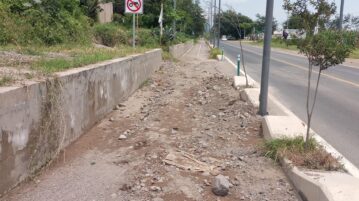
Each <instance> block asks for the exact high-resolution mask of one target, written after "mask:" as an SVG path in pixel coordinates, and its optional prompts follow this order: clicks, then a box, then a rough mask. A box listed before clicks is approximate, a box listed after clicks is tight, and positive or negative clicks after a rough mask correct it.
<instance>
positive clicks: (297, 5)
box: [283, 0, 356, 148]
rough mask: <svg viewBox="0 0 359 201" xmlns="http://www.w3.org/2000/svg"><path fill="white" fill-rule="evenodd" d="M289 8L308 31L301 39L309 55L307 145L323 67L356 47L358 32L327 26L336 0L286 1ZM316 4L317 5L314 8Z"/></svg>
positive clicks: (300, 47)
mask: <svg viewBox="0 0 359 201" xmlns="http://www.w3.org/2000/svg"><path fill="white" fill-rule="evenodd" d="M283 7H284V8H285V9H286V10H288V11H289V12H291V13H292V15H295V16H300V17H301V19H302V22H303V26H304V29H305V31H306V33H307V35H306V38H305V39H301V40H300V41H299V43H298V48H299V50H300V53H302V54H304V55H305V56H306V57H307V59H308V84H307V101H306V112H307V132H306V138H305V147H306V148H307V147H308V142H309V138H310V134H309V132H310V127H311V120H312V115H313V111H314V107H315V104H316V99H317V94H318V89H319V82H320V77H321V74H322V71H323V70H326V69H328V68H329V67H332V66H335V65H338V64H341V63H343V62H344V60H345V58H347V57H348V56H349V54H350V53H351V52H352V51H353V50H354V48H355V44H356V34H355V33H354V32H341V31H334V30H326V29H325V26H324V25H325V23H326V22H328V21H329V19H330V17H331V16H332V15H333V14H334V13H335V9H336V6H335V4H334V3H328V2H327V1H326V0H310V1H308V0H297V1H295V2H293V3H292V2H291V1H290V0H285V1H284V6H283ZM313 8H314V9H313ZM316 26H319V32H318V33H317V34H314V33H315V31H314V29H315V27H316ZM314 67H318V70H317V72H316V73H317V74H318V77H317V80H316V85H315V89H314V94H312V93H311V85H312V83H311V82H312V79H311V78H312V75H313V73H314V72H315V71H313V68H314ZM311 95H314V97H313V100H312V103H310V100H311Z"/></svg>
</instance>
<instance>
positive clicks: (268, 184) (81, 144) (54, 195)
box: [1, 42, 298, 201]
mask: <svg viewBox="0 0 359 201" xmlns="http://www.w3.org/2000/svg"><path fill="white" fill-rule="evenodd" d="M207 51H208V49H207V46H206V45H205V44H204V43H203V42H201V43H200V44H197V45H196V46H195V47H194V48H193V49H192V50H191V51H190V52H188V53H187V54H186V55H184V56H183V57H182V58H181V61H180V62H175V63H172V62H165V63H163V66H162V67H161V69H160V70H159V71H158V72H157V73H156V74H155V75H154V76H152V78H151V79H150V80H149V81H148V82H146V83H145V85H144V86H143V87H142V88H141V89H140V90H138V91H137V92H136V93H135V94H133V96H132V97H131V98H129V100H127V101H126V102H124V103H123V104H122V105H120V106H119V107H117V109H116V110H114V112H113V113H111V114H110V115H109V116H108V117H107V118H106V119H104V120H103V121H102V122H100V123H99V124H98V125H97V126H95V127H94V128H93V129H92V130H91V131H90V132H88V133H87V134H85V135H83V136H82V137H81V138H80V139H79V140H78V141H77V142H75V143H74V144H72V145H71V146H70V147H69V148H67V149H66V151H65V152H64V153H62V154H61V157H59V159H57V162H56V163H54V164H53V165H52V166H51V167H49V168H48V169H47V170H45V171H44V172H43V173H42V174H41V175H39V176H37V177H36V178H34V180H33V181H31V182H28V183H26V184H23V185H21V186H20V187H18V188H17V189H15V190H14V191H12V192H11V193H10V194H9V195H8V196H6V197H4V198H3V199H1V200H3V201H5V200H11V201H12V200H34V201H35V200H36V201H42V200H43V201H45V200H46V201H49V200H56V201H58V200H86V201H87V200H96V201H100V200H119V201H147V200H148V201H161V200H165V201H184V200H187V201H197V200H198V201H202V200H203V201H211V200H221V201H226V200H227V201H229V200H245V201H249V200H254V201H257V200H258V201H262V200H263V201H264V200H270V201H275V200H278V201H287V200H288V201H289V200H290V201H292V200H293V201H294V200H298V199H297V198H296V195H295V192H294V190H293V189H292V187H291V185H290V184H289V183H288V181H287V179H286V178H285V176H284V174H283V172H282V171H281V170H280V168H279V167H278V166H276V165H275V164H274V163H273V162H272V161H271V160H269V159H267V158H265V157H263V156H262V153H261V151H260V149H259V145H260V144H261V142H262V138H261V136H260V119H259V118H258V117H257V116H256V115H255V112H256V111H254V110H253V108H252V107H250V106H249V105H248V104H247V103H246V102H242V101H240V100H239V92H238V91H236V90H234V89H233V88H232V87H231V79H230V78H229V77H226V76H224V75H222V74H220V73H219V72H220V71H221V70H219V68H221V69H222V70H223V68H232V67H230V66H229V67H227V66H225V65H224V63H219V62H217V61H214V60H208V59H207V57H208V53H207ZM218 174H222V175H224V176H227V177H228V178H229V181H230V183H231V184H230V185H231V187H230V190H229V195H227V196H225V197H217V196H215V195H214V194H213V193H212V191H211V188H212V187H211V186H212V184H211V183H212V181H213V179H214V177H215V176H216V175H218Z"/></svg>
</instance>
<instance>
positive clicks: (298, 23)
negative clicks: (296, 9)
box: [283, 15, 304, 29]
mask: <svg viewBox="0 0 359 201" xmlns="http://www.w3.org/2000/svg"><path fill="white" fill-rule="evenodd" d="M283 27H284V28H285V29H304V26H303V23H302V19H301V17H300V16H296V15H291V16H290V17H289V19H288V20H286V21H285V22H283Z"/></svg>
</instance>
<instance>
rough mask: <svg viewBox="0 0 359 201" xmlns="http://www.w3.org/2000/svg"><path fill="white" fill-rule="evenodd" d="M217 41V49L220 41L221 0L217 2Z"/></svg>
mask: <svg viewBox="0 0 359 201" xmlns="http://www.w3.org/2000/svg"><path fill="white" fill-rule="evenodd" d="M218 4H219V5H218V40H217V47H218V48H219V41H220V40H221V0H219V2H218Z"/></svg>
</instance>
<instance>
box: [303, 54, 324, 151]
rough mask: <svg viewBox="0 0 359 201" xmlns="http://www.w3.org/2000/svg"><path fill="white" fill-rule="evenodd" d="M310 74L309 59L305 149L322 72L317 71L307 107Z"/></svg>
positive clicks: (311, 70)
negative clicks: (312, 96)
mask: <svg viewBox="0 0 359 201" xmlns="http://www.w3.org/2000/svg"><path fill="white" fill-rule="evenodd" d="M312 73H313V64H312V62H311V59H309V71H308V89H307V118H308V119H307V133H306V138H305V149H308V142H309V139H310V127H311V122H312V116H313V112H314V107H315V103H316V102H317V95H318V89H319V81H320V77H321V74H322V70H321V69H319V72H318V78H317V83H316V86H315V90H314V98H313V103H312V105H311V107H309V102H310V86H311V77H312Z"/></svg>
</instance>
